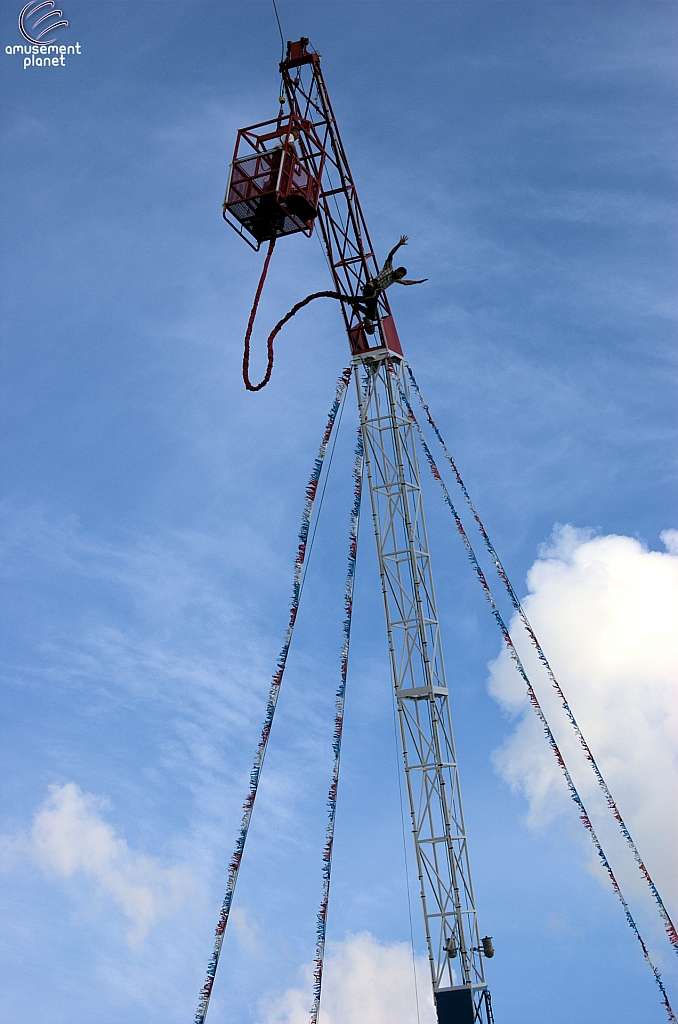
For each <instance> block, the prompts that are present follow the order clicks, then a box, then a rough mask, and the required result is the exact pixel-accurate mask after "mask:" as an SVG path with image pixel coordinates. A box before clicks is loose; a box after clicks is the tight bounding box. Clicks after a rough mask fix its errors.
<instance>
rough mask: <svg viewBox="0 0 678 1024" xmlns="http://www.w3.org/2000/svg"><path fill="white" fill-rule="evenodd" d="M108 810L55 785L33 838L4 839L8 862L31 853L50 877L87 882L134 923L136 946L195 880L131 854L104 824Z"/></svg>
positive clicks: (67, 787) (151, 859)
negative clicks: (102, 812) (10, 859)
mask: <svg viewBox="0 0 678 1024" xmlns="http://www.w3.org/2000/svg"><path fill="white" fill-rule="evenodd" d="M103 806H104V801H102V800H100V799H97V798H96V797H94V796H92V795H91V794H90V793H82V792H81V791H80V789H79V788H78V787H77V786H76V785H75V783H73V782H68V783H66V785H64V786H50V795H49V797H48V798H47V799H46V800H45V802H44V803H43V804H42V806H41V807H40V808H39V810H38V811H37V813H36V814H35V817H34V819H33V827H32V829H31V833H30V836H29V837H28V838H25V837H23V838H22V837H16V838H14V839H10V838H8V837H4V842H3V847H4V850H5V854H6V859H9V858H8V857H7V854H10V855H11V853H12V852H14V853H15V854H16V853H23V854H28V856H29V857H30V859H31V860H32V861H33V862H34V863H35V864H37V865H38V867H40V868H41V869H42V870H43V871H44V872H45V874H46V875H47V876H48V877H50V878H63V879H77V878H78V877H80V878H84V879H87V881H88V882H89V883H90V884H93V885H94V886H95V888H96V890H97V891H98V892H99V893H101V894H103V895H104V896H106V897H108V898H109V899H111V900H112V901H113V902H114V903H115V904H117V906H118V907H119V908H120V910H121V911H122V913H123V914H124V915H125V917H126V918H127V919H128V920H129V922H130V923H131V925H132V927H131V929H130V931H129V932H128V935H127V937H128V939H129V941H130V943H132V944H134V943H138V942H141V940H142V939H144V938H145V936H146V935H147V934H148V931H149V929H150V928H151V927H152V926H153V925H154V924H155V922H156V921H157V920H158V918H160V917H164V916H166V915H167V914H170V913H172V912H173V911H175V910H177V909H178V907H179V906H180V905H181V903H182V902H183V900H184V898H185V896H186V895H187V894H188V893H189V892H190V891H191V890H192V888H193V881H192V878H191V876H190V874H189V872H188V870H187V869H186V868H185V867H183V866H177V867H170V868H167V867H163V866H162V864H161V863H160V861H158V860H157V859H156V858H154V857H148V856H146V855H145V854H143V853H136V852H134V851H133V850H131V849H130V848H129V846H128V845H127V843H126V842H125V840H124V839H121V838H119V837H118V836H117V835H116V834H115V830H114V829H113V828H112V827H111V826H110V825H109V824H107V822H106V821H104V819H103V817H102V816H101V814H100V810H101V809H102V807H103ZM7 866H10V865H9V864H8V865H7Z"/></svg>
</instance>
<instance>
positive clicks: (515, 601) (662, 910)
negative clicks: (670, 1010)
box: [407, 365, 678, 954]
mask: <svg viewBox="0 0 678 1024" xmlns="http://www.w3.org/2000/svg"><path fill="white" fill-rule="evenodd" d="M407 373H408V376H409V378H410V382H411V384H412V387H413V388H414V391H415V393H416V395H417V398H418V399H419V402H420V403H421V407H422V409H423V410H424V413H425V414H426V418H427V420H428V422H429V424H430V425H431V427H432V429H433V431H434V433H435V435H436V437H437V438H438V441H439V442H440V445H441V447H442V450H443V452H444V454H445V457H446V459H447V461H448V462H449V463H450V466H451V467H452V472H453V473H454V476H455V478H456V481H457V483H458V484H459V487H460V488H461V492H462V494H463V495H464V499H465V501H466V504H467V505H468V507H469V509H470V510H471V513H472V515H473V518H474V519H475V521H476V523H477V524H478V529H479V530H480V533H481V535H482V538H483V541H484V543H485V547H486V548H487V551H488V553H489V555H490V558H491V559H492V562H493V563H494V567H495V569H496V570H497V575H498V576H499V578H500V580H501V581H502V583H503V584H504V587H505V588H506V592H507V593H508V596H509V599H510V601H511V604H512V605H513V607H514V609H515V611H516V612H517V613H518V616H519V617H520V620H521V622H522V624H523V626H524V627H525V631H526V633H527V635H528V636H529V638H530V641H531V643H532V645H533V647H534V649H535V651H536V652H537V655H538V657H539V660H540V662H541V663H542V665H543V666H544V669H545V670H546V673H547V675H548V678H549V680H550V682H551V686H552V687H553V689H554V690H555V691H556V693H557V695H558V698H559V699H560V702H561V704H562V707H563V709H564V711H565V714H566V715H567V718H568V720H569V722H570V725H571V726H572V728H573V730H574V733H575V735H576V737H577V739H578V740H579V743H580V745H581V748H582V750H583V751H584V755H585V757H586V760H587V761H588V763H589V765H590V767H591V770H592V771H593V774H594V775H595V777H596V780H597V782H598V785H599V787H600V789H601V790H602V792H603V795H604V797H605V802H606V803H607V806H608V808H609V809H610V811H611V812H612V815H613V816H614V818H615V820H616V821H617V824H618V825H619V830H620V832H621V834H622V835H623V837H624V839H625V840H626V843H627V844H628V846H629V849H630V850H631V853H632V854H633V858H634V860H635V862H636V864H637V865H638V869H639V871H640V873H641V874H642V876H643V878H644V879H645V881H646V882H647V885H648V888H649V889H650V892H651V893H652V896H653V898H654V900H655V903H656V904H657V908H658V911H659V916H660V917H661V919H662V922H663V925H664V929H665V931H666V934H667V936H668V939H669V942H670V943H671V945H672V946H673V949H674V952H675V953H676V954H678V931H677V930H676V927H675V925H674V923H673V921H672V920H671V917H670V916H669V912H668V910H667V909H666V907H665V905H664V901H663V900H662V898H661V896H660V894H659V890H658V889H657V886H656V885H655V883H654V881H653V880H652V877H651V876H650V873H649V871H648V869H647V867H646V866H645V863H644V861H643V859H642V857H641V856H640V853H639V852H638V847H637V846H636V844H635V842H634V840H633V837H632V835H631V832H630V831H629V828H628V826H627V824H626V822H625V821H624V819H623V817H622V815H621V812H620V810H619V808H618V807H617V803H616V801H615V799H614V797H613V796H612V793H611V792H610V790H609V787H608V785H607V783H606V781H605V779H604V778H603V774H602V772H601V771H600V768H599V767H598V764H597V763H596V760H595V758H594V756H593V753H592V752H591V748H590V747H589V745H588V743H587V741H586V739H585V737H584V734H583V732H582V730H581V728H580V726H579V724H578V722H577V720H576V718H575V716H574V712H573V711H572V708H571V707H570V705H569V702H568V700H567V698H566V697H565V694H564V692H563V689H562V687H561V685H560V683H559V682H558V680H557V679H556V677H555V674H554V672H553V669H552V668H551V666H550V664H549V662H548V659H547V657H546V655H545V654H544V651H543V649H542V646H541V644H540V643H539V640H538V639H537V636H536V634H535V632H534V630H533V628H532V626H531V624H530V621H529V619H528V618H527V615H526V613H525V610H524V608H523V606H522V604H521V602H520V599H519V598H518V595H517V593H516V591H515V589H514V588H513V585H512V583H511V581H510V579H509V577H508V574H507V572H506V570H505V569H504V567H503V565H502V563H501V561H500V560H499V556H498V554H497V552H496V550H495V548H494V545H493V544H492V541H491V540H490V537H489V535H488V533H487V530H486V529H485V527H484V525H483V523H482V520H481V518H480V516H479V515H478V512H477V510H476V507H475V505H474V504H473V501H472V499H471V496H470V494H469V492H468V491H467V489H466V485H465V484H464V481H463V480H462V478H461V475H460V473H459V470H458V469H457V466H456V463H455V461H454V459H453V458H452V456H451V455H450V453H449V451H448V449H447V446H446V444H445V442H444V440H443V438H442V435H441V433H440V431H439V430H438V427H437V425H436V423H435V421H434V419H433V416H432V415H431V411H430V409H429V407H428V405H427V404H426V402H425V401H424V398H423V396H422V394H421V391H420V390H419V385H418V384H417V381H416V380H415V377H414V374H413V372H412V369H411V368H410V366H409V365H408V366H407ZM441 484H442V481H441Z"/></svg>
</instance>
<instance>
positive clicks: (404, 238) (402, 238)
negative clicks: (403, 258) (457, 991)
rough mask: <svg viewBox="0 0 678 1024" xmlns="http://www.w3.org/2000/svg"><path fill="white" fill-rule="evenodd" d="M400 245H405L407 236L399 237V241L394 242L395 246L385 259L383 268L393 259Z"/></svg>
mask: <svg viewBox="0 0 678 1024" xmlns="http://www.w3.org/2000/svg"><path fill="white" fill-rule="evenodd" d="M401 245H407V235H401V236H400V241H399V242H396V244H395V245H394V246H393V248H392V249H391V251H390V253H389V254H388V256H387V257H386V263H385V264H384V266H386V265H387V264H388V263H390V262H391V260H392V259H393V257H394V256H395V254H396V253H397V251H398V249H399V248H400V246H401Z"/></svg>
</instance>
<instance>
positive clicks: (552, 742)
mask: <svg viewBox="0 0 678 1024" xmlns="http://www.w3.org/2000/svg"><path fill="white" fill-rule="evenodd" d="M399 391H400V398H401V401H402V402H403V403H404V405H405V406H406V407H407V410H408V414H409V417H410V420H411V422H412V423H413V425H414V427H415V429H416V430H417V433H418V436H419V440H420V443H421V446H422V449H423V451H424V454H425V456H426V460H427V462H428V464H429V467H430V469H431V473H432V474H433V476H434V478H435V479H436V480H437V481H438V483H439V484H440V486H441V488H442V491H443V496H444V499H445V502H446V504H447V505H448V507H449V509H450V511H451V513H452V515H453V517H454V521H455V524H456V527H457V530H458V532H459V535H460V536H461V539H462V541H463V543H464V547H465V548H466V552H467V555H468V557H469V561H470V562H471V564H472V566H473V568H474V570H475V573H476V576H477V577H478V580H479V581H480V584H481V586H482V588H483V591H484V593H485V597H486V598H487V600H488V602H489V604H490V607H491V609H492V614H493V616H494V619H495V621H496V622H497V625H498V626H499V628H500V630H501V633H502V636H503V638H504V642H505V644H506V647H507V648H508V651H509V654H510V656H511V658H512V659H513V661H514V663H515V665H516V668H517V669H518V672H519V673H520V676H521V678H522V680H523V682H524V683H525V686H526V688H527V695H528V698H529V701H530V703H531V705H532V707H533V708H534V711H535V713H536V715H537V717H538V719H539V721H540V723H541V725H542V728H543V730H544V735H545V736H546V739H547V740H548V743H549V746H550V747H551V749H552V751H553V753H554V755H555V758H556V760H557V762H558V765H559V766H560V769H561V771H562V773H563V775H564V777H565V781H566V783H567V788H568V790H569V793H570V796H571V798H572V800H573V801H574V803H575V804H576V805H577V808H578V811H579V818H580V820H581V822H582V823H583V825H584V827H585V828H586V829H587V830H588V832H589V835H590V836H591V841H592V842H593V845H594V847H595V849H596V852H597V854H598V857H599V859H600V861H601V863H602V865H603V867H604V868H605V870H606V871H607V874H608V877H609V879H610V882H611V884H612V888H613V890H614V892H615V893H616V895H617V896H618V898H619V901H620V902H621V905H622V907H623V908H624V914H625V915H626V920H627V922H628V924H629V927H630V928H631V930H632V931H633V933H634V935H635V936H636V938H637V939H638V942H639V943H640V946H641V949H642V951H643V957H644V958H645V960H646V962H647V964H648V965H649V967H650V970H651V971H652V973H653V975H654V979H655V981H656V983H657V985H658V987H659V991H660V992H661V996H662V1003H663V1004H664V1007H665V1009H666V1012H667V1014H668V1018H669V1020H670V1021H671V1024H678V1022H677V1021H676V1016H675V1014H674V1012H673V1009H672V1008H671V1004H670V1002H669V998H668V995H667V993H666V989H665V988H664V983H663V981H662V978H661V974H660V973H659V970H658V969H657V968H656V967H655V965H654V963H653V962H652V959H651V958H650V954H649V951H648V948H647V946H646V945H645V942H644V940H643V938H642V936H641V934H640V931H639V930H638V925H637V924H636V922H635V920H634V918H633V915H632V914H631V910H630V909H629V905H628V903H627V901H626V898H625V897H624V894H623V892H622V890H621V887H620V885H619V882H618V881H617V879H616V877H615V874H614V872H613V870H612V866H611V864H610V862H609V861H608V859H607V856H606V854H605V851H604V850H603V847H602V845H601V843H600V840H599V839H598V836H597V835H596V832H595V829H594V828H593V824H592V822H591V819H590V818H589V815H588V812H587V810H586V807H585V806H584V802H583V801H582V799H581V797H580V795H579V793H578V792H577V788H576V786H575V784H574V781H573V779H572V776H571V775H570V771H569V769H568V767H567V765H566V763H565V760H564V758H563V755H562V754H561V752H560V749H559V747H558V744H557V743H556V739H555V737H554V735H553V733H552V731H551V727H550V725H549V723H548V720H547V718H546V715H545V714H544V711H543V710H542V707H541V704H540V703H539V700H538V698H537V695H536V693H535V691H534V688H533V686H532V683H531V682H530V680H529V678H528V675H527V673H526V671H525V668H524V666H523V663H522V661H521V659H520V655H519V654H518V651H517V650H516V648H515V645H514V643H513V640H512V638H511V634H510V633H509V631H508V629H507V627H506V624H505V622H504V620H503V618H502V615H501V612H500V611H499V608H498V606H497V604H496V602H495V600H494V596H493V595H492V591H491V590H490V587H489V584H488V582H487V580H486V578H485V574H484V573H483V570H482V569H481V567H480V563H479V562H478V559H477V557H476V554H475V552H474V550H473V547H472V545H471V542H470V540H469V538H468V535H467V533H466V531H465V529H464V526H463V524H462V521H461V519H460V518H459V513H458V512H457V510H456V508H455V506H454V504H453V503H452V499H451V498H450V495H449V491H448V490H447V487H446V486H445V482H444V481H443V479H442V477H441V475H440V471H439V470H438V467H437V465H436V463H435V460H434V458H433V455H432V454H431V450H430V448H429V447H428V444H427V442H426V438H425V437H424V434H423V431H422V429H421V427H420V425H419V423H418V421H417V418H416V417H415V415H414V412H413V410H412V406H411V405H410V402H409V399H408V398H407V395H406V394H405V392H404V391H403V390H402V389H400V388H399Z"/></svg>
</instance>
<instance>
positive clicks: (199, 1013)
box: [194, 246, 351, 1024]
mask: <svg viewBox="0 0 678 1024" xmlns="http://www.w3.org/2000/svg"><path fill="white" fill-rule="evenodd" d="M271 249H272V246H271ZM269 255H270V253H269ZM350 379H351V367H347V368H346V369H345V370H343V371H342V373H341V374H340V376H339V379H338V381H337V386H336V390H335V394H334V402H333V404H332V408H331V409H330V413H329V416H328V419H327V424H326V426H325V432H324V434H323V437H322V441H321V443H320V448H319V450H318V455H317V457H316V459H315V462H314V464H313V470H312V472H311V476H310V478H309V481H308V484H307V485H306V492H305V500H304V510H303V512H302V516H301V528H300V530H299V545H298V547H297V554H296V557H295V560H294V579H293V584H292V603H291V607H290V618H289V623H288V626H287V632H286V634H285V641H284V643H283V646H282V649H281V651H280V654H279V656H278V661H277V663H276V671H275V673H274V674H273V678H272V681H271V686H270V689H269V693H268V703H267V706H266V716H265V718H264V725H263V728H262V731H261V738H260V740H259V745H258V746H257V750H256V753H255V755H254V763H253V765H252V770H251V772H250V788H249V793H248V795H247V799H246V800H245V803H244V804H243V812H244V813H243V818H242V822H241V824H240V830H239V832H238V838H237V841H236V844H235V850H234V852H233V856H232V857H231V861H230V863H229V866H228V882H227V884H226V893H225V895H224V899H223V903H222V905H221V912H220V914H219V920H218V922H217V927H216V930H215V938H214V947H213V950H212V955H211V957H210V960H209V963H208V965H207V972H206V978H205V983H204V985H203V987H202V988H201V990H200V996H199V1002H198V1009H197V1010H196V1013H195V1017H194V1024H204V1022H205V1017H206V1015H207V1010H208V1007H209V1001H210V996H211V994H212V987H213V985H214V978H215V975H216V972H217V966H218V964H219V957H220V955H221V947H222V945H223V941H224V933H225V931H226V925H227V924H228V918H229V914H230V910H231V904H232V902H233V894H234V892H235V886H236V882H237V880H238V871H239V870H240V863H241V861H242V855H243V851H244V849H245V842H246V840H247V833H248V831H249V826H250V821H251V818H252V810H253V808H254V801H255V799H256V796H257V790H258V788H259V779H260V777H261V769H262V766H263V763H264V758H265V756H266V748H267V746H268V739H269V736H270V733H271V726H272V725H273V718H274V715H275V709H276V705H277V703H278V697H279V695H280V685H281V683H282V678H283V675H284V672H285V665H286V663H287V656H288V654H289V650H290V644H291V642H292V634H293V633H294V624H295V622H296V618H297V612H298V611H299V599H300V596H301V581H302V572H303V567H304V561H305V559H306V545H307V541H308V533H309V528H310V524H311V518H312V515H313V507H314V504H315V498H316V494H317V491H318V481H319V479H320V474H321V471H322V468H323V463H324V460H325V454H326V452H327V446H328V444H329V440H330V437H331V434H332V430H333V427H334V424H335V420H336V417H337V412H338V411H339V408H340V406H341V403H342V399H343V397H344V395H345V393H346V388H347V387H348V384H349V381H350Z"/></svg>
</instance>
